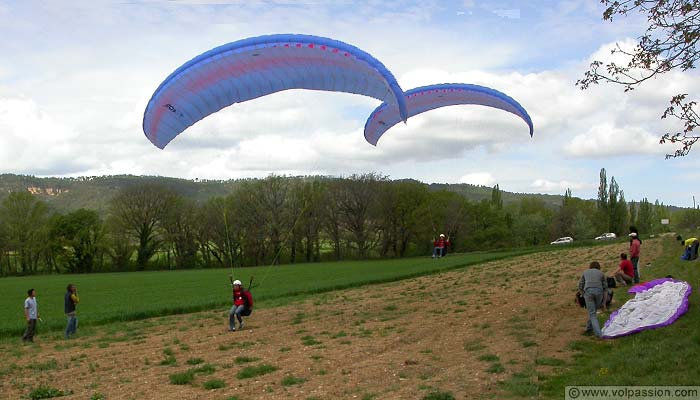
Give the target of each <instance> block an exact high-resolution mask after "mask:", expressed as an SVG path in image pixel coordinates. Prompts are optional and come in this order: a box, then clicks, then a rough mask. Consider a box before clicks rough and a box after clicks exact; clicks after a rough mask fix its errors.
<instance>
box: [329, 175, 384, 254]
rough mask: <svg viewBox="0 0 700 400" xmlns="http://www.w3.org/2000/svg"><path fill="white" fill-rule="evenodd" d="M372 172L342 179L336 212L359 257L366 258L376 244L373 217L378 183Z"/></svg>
mask: <svg viewBox="0 0 700 400" xmlns="http://www.w3.org/2000/svg"><path fill="white" fill-rule="evenodd" d="M383 179H384V178H382V177H380V176H378V175H375V174H362V175H352V176H351V177H350V178H349V179H346V180H344V181H343V182H342V185H341V186H340V188H341V195H340V196H339V198H338V200H339V203H338V204H337V206H338V211H339V213H340V221H341V223H342V225H343V227H344V228H345V229H346V230H347V231H348V232H349V234H350V237H351V238H352V242H353V243H354V244H355V246H356V247H357V251H358V255H359V256H360V258H367V256H368V255H369V250H370V249H371V248H372V247H374V246H375V245H376V242H377V239H378V233H379V229H378V228H379V224H378V221H377V219H376V215H375V214H376V206H377V200H378V189H379V182H380V180H383Z"/></svg>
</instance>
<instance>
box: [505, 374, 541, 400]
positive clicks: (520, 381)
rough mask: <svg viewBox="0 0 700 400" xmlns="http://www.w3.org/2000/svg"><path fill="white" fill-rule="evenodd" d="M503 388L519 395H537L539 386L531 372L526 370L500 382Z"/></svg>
mask: <svg viewBox="0 0 700 400" xmlns="http://www.w3.org/2000/svg"><path fill="white" fill-rule="evenodd" d="M500 386H501V388H503V389H504V390H505V391H507V392H509V393H511V394H512V395H514V396H517V397H537V395H538V394H539V388H538V386H537V384H536V383H534V382H533V381H532V377H531V372H529V371H524V372H519V373H516V374H513V375H512V376H511V377H510V378H508V379H506V380H505V381H502V382H501V383H500Z"/></svg>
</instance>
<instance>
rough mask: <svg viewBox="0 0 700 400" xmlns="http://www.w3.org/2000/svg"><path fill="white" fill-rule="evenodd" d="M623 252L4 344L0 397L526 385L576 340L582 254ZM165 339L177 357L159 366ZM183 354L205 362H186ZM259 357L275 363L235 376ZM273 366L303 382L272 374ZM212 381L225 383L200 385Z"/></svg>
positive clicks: (496, 393)
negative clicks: (238, 322) (240, 314)
mask: <svg viewBox="0 0 700 400" xmlns="http://www.w3.org/2000/svg"><path fill="white" fill-rule="evenodd" d="M626 250H627V245H626V244H625V243H615V244H611V245H608V246H602V247H594V248H581V249H572V250H566V249H562V250H561V251H555V252H547V253H541V254H534V255H529V256H523V257H517V258H512V259H508V260H503V261H497V262H491V263H486V264H481V265H477V266H472V267H467V268H465V269H461V270H456V271H452V272H448V273H442V274H438V275H431V276H426V277H420V278H415V279H408V280H403V281H400V282H395V283H390V284H381V285H372V286H366V287H363V288H359V289H352V290H343V291H336V292H331V293H327V294H321V295H317V296H313V297H311V298H309V299H307V300H304V301H297V302H295V303H292V304H290V305H288V306H284V307H277V308H270V309H258V310H256V311H255V313H254V314H253V316H252V317H251V318H249V319H247V321H246V328H245V329H244V330H242V331H239V332H227V331H226V326H227V319H226V316H225V314H226V313H225V312H224V311H223V310H217V311H214V312H203V313H196V314H187V315H180V316H170V317H163V318H154V319H150V320H144V321H136V322H131V323H127V324H118V325H114V326H105V327H100V328H97V330H96V331H95V332H94V334H89V335H88V334H85V336H79V337H78V338H76V339H73V340H70V341H64V340H62V339H51V338H46V337H44V338H42V337H41V336H39V337H38V338H37V340H38V344H35V345H33V346H22V345H21V344H19V343H15V342H12V343H11V344H8V343H3V345H2V346H0V355H1V356H2V359H3V362H2V366H1V367H0V397H1V398H3V399H19V398H22V396H26V395H27V394H28V393H29V392H30V391H31V389H33V388H35V387H36V386H38V385H39V384H45V385H48V386H51V387H54V388H58V389H62V390H71V391H73V394H72V395H69V396H67V397H64V398H66V399H89V398H91V396H93V395H94V394H96V393H100V394H103V395H104V398H105V399H222V400H223V399H230V398H231V399H233V398H235V399H241V400H248V399H421V398H422V397H423V396H425V395H426V394H428V393H430V392H431V391H433V390H439V391H449V392H452V393H453V394H454V396H455V398H457V399H472V398H504V397H517V393H520V394H531V395H533V396H536V386H535V384H536V382H537V376H538V375H540V374H552V373H555V372H556V368H561V367H552V366H543V365H538V364H541V362H540V363H537V362H536V360H542V359H543V358H547V359H558V360H562V361H563V362H568V361H569V360H570V358H571V351H570V350H568V349H567V343H569V342H570V341H572V340H580V339H583V338H584V337H583V336H582V331H583V329H584V327H585V321H586V314H585V312H584V311H583V310H582V309H580V308H578V307H576V306H574V305H573V294H574V292H575V288H576V285H577V283H578V278H579V276H580V273H581V272H582V271H583V270H584V269H585V268H587V265H588V263H589V262H590V261H592V260H598V261H600V262H601V264H602V265H603V266H604V270H605V271H607V272H612V271H613V270H614V269H616V266H617V256H618V255H619V253H620V252H622V251H626ZM660 254H661V243H660V241H658V240H649V241H645V243H644V248H643V253H642V259H641V261H640V265H645V264H647V263H650V262H653V261H654V260H655V259H656V258H657V257H658V256H659V255H660ZM435 262H440V261H439V260H436V261H435ZM644 272H645V271H644V269H643V268H642V270H641V273H642V274H644ZM618 306H619V305H618ZM79 332H80V331H79ZM587 340H595V339H587ZM166 348H169V349H171V350H172V352H173V353H174V357H175V359H176V365H160V362H161V360H164V359H165V358H166V356H165V354H164V353H163V352H164V350H165V349H166ZM237 357H249V358H252V359H253V361H251V362H249V363H239V362H240V361H245V360H241V359H238V361H239V362H237ZM194 358H201V359H202V360H203V362H202V363H201V364H198V365H188V364H187V362H186V361H187V360H190V359H194ZM31 360H33V362H32V361H31ZM52 360H55V361H52ZM556 361H557V360H554V363H556ZM30 363H33V364H34V365H36V366H37V367H36V368H33V369H32V368H27V366H29V365H30ZM545 363H547V364H552V363H553V362H552V360H549V362H545ZM13 364H14V365H16V366H15V367H12V365H13ZM205 364H211V365H213V366H214V367H215V371H214V372H213V373H211V374H209V375H206V374H204V373H196V374H195V378H194V381H193V382H192V383H191V384H185V385H174V384H172V383H170V379H169V376H170V375H171V374H174V373H180V372H184V371H187V370H188V369H192V368H197V367H201V366H202V365H205ZM261 364H269V365H272V366H274V367H277V368H278V369H277V370H276V371H273V372H271V373H268V374H265V375H261V376H256V377H253V378H249V379H242V378H239V377H237V376H236V375H237V373H238V372H239V371H241V370H242V369H243V368H244V367H246V366H250V365H253V366H258V365H261ZM514 374H516V376H515V377H514V376H513V375H514ZM285 377H287V379H290V378H288V377H295V378H301V379H303V381H302V382H300V383H295V384H288V385H284V384H283V379H285ZM211 379H220V380H222V381H223V382H224V383H225V387H223V388H220V389H215V390H207V389H205V388H204V387H203V384H204V382H206V381H208V380H211ZM287 383H290V382H287ZM516 386H517V389H515V393H516V394H513V387H516ZM509 389H510V390H509Z"/></svg>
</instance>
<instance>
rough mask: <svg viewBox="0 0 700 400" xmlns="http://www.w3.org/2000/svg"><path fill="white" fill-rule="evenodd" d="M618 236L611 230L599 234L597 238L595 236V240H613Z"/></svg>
mask: <svg viewBox="0 0 700 400" xmlns="http://www.w3.org/2000/svg"><path fill="white" fill-rule="evenodd" d="M616 237H617V235H616V234H614V233H612V232H610V233H604V234H602V235H600V236H598V237H597V238H595V240H613V239H615V238H616Z"/></svg>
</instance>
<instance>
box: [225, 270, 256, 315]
mask: <svg viewBox="0 0 700 400" xmlns="http://www.w3.org/2000/svg"><path fill="white" fill-rule="evenodd" d="M229 280H230V281H231V287H233V276H229ZM251 288H253V277H252V276H251V277H250V282H248V289H246V288H244V287H243V286H242V285H241V292H240V297H241V299H242V300H243V305H244V306H245V309H244V310H243V312H242V313H241V315H242V316H244V317H248V316H250V314H252V313H253V293H252V292H251V291H250V289H251ZM246 293H247V294H248V295H246ZM235 299H236V298H235V295H234V300H235Z"/></svg>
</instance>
